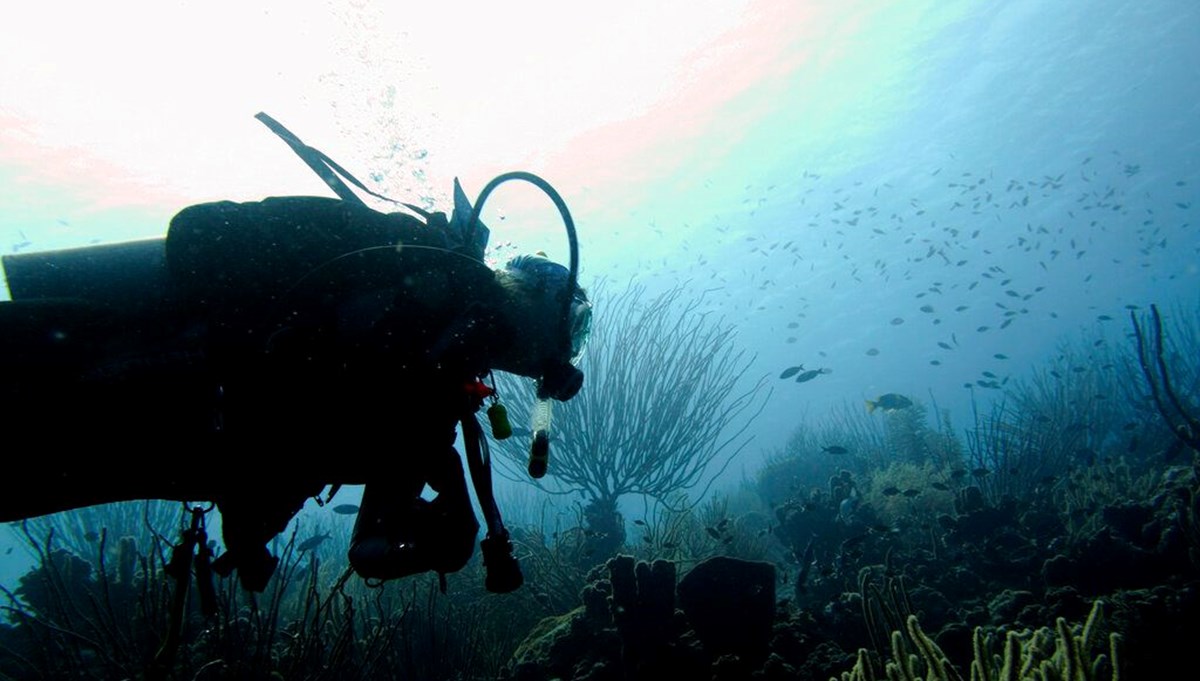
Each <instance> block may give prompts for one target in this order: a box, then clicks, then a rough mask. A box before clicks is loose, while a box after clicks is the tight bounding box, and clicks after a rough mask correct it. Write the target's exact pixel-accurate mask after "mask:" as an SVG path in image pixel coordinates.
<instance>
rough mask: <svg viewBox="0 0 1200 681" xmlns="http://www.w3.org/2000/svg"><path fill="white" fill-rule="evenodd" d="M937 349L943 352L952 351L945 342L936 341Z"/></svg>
mask: <svg viewBox="0 0 1200 681" xmlns="http://www.w3.org/2000/svg"><path fill="white" fill-rule="evenodd" d="M938 347H939V348H941V349H943V350H953V349H954V348H952V347H951V346H950V344H949V343H947V342H946V341H938Z"/></svg>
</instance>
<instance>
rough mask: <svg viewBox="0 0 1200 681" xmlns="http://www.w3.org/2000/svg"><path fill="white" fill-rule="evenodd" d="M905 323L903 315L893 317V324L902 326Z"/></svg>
mask: <svg viewBox="0 0 1200 681" xmlns="http://www.w3.org/2000/svg"><path fill="white" fill-rule="evenodd" d="M903 323H904V318H903V317H895V318H893V319H892V326H900V325H901V324H903Z"/></svg>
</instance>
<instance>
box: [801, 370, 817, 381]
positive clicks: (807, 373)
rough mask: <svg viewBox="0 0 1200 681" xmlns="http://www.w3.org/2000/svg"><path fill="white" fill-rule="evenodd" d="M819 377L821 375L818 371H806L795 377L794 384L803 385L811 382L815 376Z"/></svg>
mask: <svg viewBox="0 0 1200 681" xmlns="http://www.w3.org/2000/svg"><path fill="white" fill-rule="evenodd" d="M820 375H821V370H820V369H809V370H808V371H805V372H804V373H802V374H800V375H799V376H797V377H796V382H797V383H805V382H808V381H811V380H813V379H814V378H816V377H817V376H820Z"/></svg>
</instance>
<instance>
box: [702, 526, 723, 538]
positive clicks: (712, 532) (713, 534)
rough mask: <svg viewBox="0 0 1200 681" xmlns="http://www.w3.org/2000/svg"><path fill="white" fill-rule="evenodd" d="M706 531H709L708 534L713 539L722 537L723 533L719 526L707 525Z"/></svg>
mask: <svg viewBox="0 0 1200 681" xmlns="http://www.w3.org/2000/svg"><path fill="white" fill-rule="evenodd" d="M704 531H705V532H707V533H708V536H710V537H712V538H713V539H720V538H721V533H720V532H718V531H717V528H715V527H706V528H704Z"/></svg>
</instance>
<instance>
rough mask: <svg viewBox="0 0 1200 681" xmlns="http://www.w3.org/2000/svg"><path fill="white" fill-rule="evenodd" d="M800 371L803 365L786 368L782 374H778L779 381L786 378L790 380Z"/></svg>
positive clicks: (802, 369)
mask: <svg viewBox="0 0 1200 681" xmlns="http://www.w3.org/2000/svg"><path fill="white" fill-rule="evenodd" d="M801 371H804V365H803V364H801V365H800V366H798V367H788V368H786V369H784V370H783V373H782V374H779V378H780V379H788V378H791V377H792V376H795V375H796V374H798V373H800V372H801Z"/></svg>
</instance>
